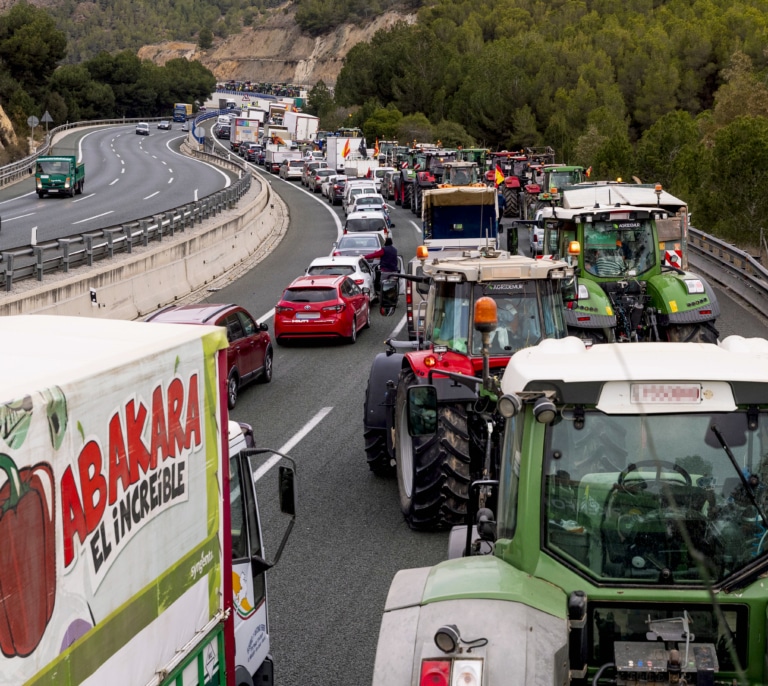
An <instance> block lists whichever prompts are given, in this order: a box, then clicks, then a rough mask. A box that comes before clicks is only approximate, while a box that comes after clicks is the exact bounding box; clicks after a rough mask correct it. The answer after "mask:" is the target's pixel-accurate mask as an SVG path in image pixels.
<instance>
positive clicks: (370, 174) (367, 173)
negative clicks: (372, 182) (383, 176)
mask: <svg viewBox="0 0 768 686" xmlns="http://www.w3.org/2000/svg"><path fill="white" fill-rule="evenodd" d="M371 176H372V173H371V168H370V167H368V171H367V172H366V174H365V178H366V179H370V178H371Z"/></svg>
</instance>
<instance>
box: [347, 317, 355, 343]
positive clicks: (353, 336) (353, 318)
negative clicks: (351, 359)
mask: <svg viewBox="0 0 768 686" xmlns="http://www.w3.org/2000/svg"><path fill="white" fill-rule="evenodd" d="M356 341H357V317H352V333H351V334H350V336H349V343H350V344H351V345H354V344H355V342H356Z"/></svg>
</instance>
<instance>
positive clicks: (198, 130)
mask: <svg viewBox="0 0 768 686" xmlns="http://www.w3.org/2000/svg"><path fill="white" fill-rule="evenodd" d="M192 133H194V134H195V138H205V129H204V128H203V127H202V126H196V127H195V130H194V131H193V132H192Z"/></svg>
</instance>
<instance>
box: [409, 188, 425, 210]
mask: <svg viewBox="0 0 768 686" xmlns="http://www.w3.org/2000/svg"><path fill="white" fill-rule="evenodd" d="M423 192H424V191H423V190H422V189H421V186H414V187H413V202H412V203H411V212H413V214H416V215H418V214H419V208H420V207H421V198H422V193H423Z"/></svg>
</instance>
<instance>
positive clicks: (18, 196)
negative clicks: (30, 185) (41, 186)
mask: <svg viewBox="0 0 768 686" xmlns="http://www.w3.org/2000/svg"><path fill="white" fill-rule="evenodd" d="M35 193H37V191H32V192H31V193H24V194H23V195H17V196H15V197H13V198H8V200H3V201H2V202H0V205H5V204H6V203H9V202H13V201H14V200H18V199H19V198H26V197H27V196H28V195H35ZM8 221H10V219H9V220H8Z"/></svg>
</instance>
